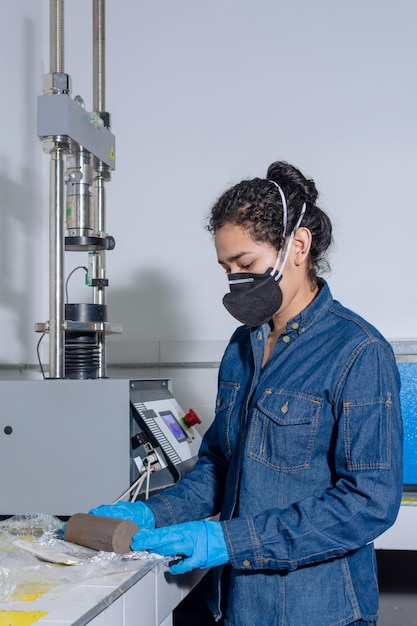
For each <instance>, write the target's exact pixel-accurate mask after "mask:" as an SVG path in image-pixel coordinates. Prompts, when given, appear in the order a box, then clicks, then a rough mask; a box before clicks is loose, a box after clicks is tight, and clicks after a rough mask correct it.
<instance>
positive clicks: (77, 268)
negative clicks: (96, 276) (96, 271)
mask: <svg viewBox="0 0 417 626" xmlns="http://www.w3.org/2000/svg"><path fill="white" fill-rule="evenodd" d="M77 270H84V271H85V272H86V273H88V269H87V268H86V267H85V266H84V265H78V266H77V267H74V269H73V270H72V271H71V272H70V273H69V274H68V278H67V280H66V281H65V301H66V303H67V304H68V281H69V279H70V278H71V276H72V275H73V273H74V272H76V271H77Z"/></svg>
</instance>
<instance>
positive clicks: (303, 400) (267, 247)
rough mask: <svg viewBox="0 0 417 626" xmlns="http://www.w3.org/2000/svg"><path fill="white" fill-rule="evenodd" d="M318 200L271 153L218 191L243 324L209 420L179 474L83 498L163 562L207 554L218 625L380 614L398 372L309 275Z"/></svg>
mask: <svg viewBox="0 0 417 626" xmlns="http://www.w3.org/2000/svg"><path fill="white" fill-rule="evenodd" d="M316 200H317V191H316V188H315V185H314V183H313V181H311V180H307V179H306V178H305V177H304V176H303V175H302V174H301V172H300V171H299V170H297V169H296V168H295V167H293V166H291V165H289V164H287V163H283V162H276V163H273V164H272V165H271V166H270V167H269V169H268V172H267V176H266V179H259V178H255V179H253V180H246V181H242V182H241V183H239V184H238V185H236V186H234V187H232V188H231V189H229V190H228V191H226V193H224V194H223V196H221V197H220V199H219V200H218V201H217V202H216V204H215V205H214V207H213V208H212V211H211V215H210V220H209V225H208V229H209V231H210V232H211V233H213V235H214V241H215V246H216V251H217V257H218V261H219V263H220V265H221V266H222V267H223V268H224V269H225V271H226V273H227V275H228V279H229V285H230V293H228V294H226V296H225V297H224V304H225V306H226V308H227V309H228V311H229V312H230V313H231V314H232V315H233V316H235V317H236V318H237V319H238V320H239V321H240V322H241V323H242V324H243V326H239V328H238V329H237V330H236V331H235V333H234V334H233V336H232V338H231V340H230V343H229V345H228V347H227V349H226V352H225V354H224V357H223V359H222V363H221V366H220V371H219V389H218V396H217V403H216V416H215V419H214V422H213V424H212V426H211V427H210V429H209V430H208V432H207V433H206V435H205V437H204V439H203V443H202V445H201V451H200V454H199V459H198V462H197V464H196V466H195V467H194V469H193V470H192V471H191V472H189V474H187V476H186V477H185V478H183V480H182V481H181V482H180V483H178V484H177V485H176V486H174V487H171V488H169V489H167V490H165V491H163V492H162V493H160V494H159V495H156V496H153V497H151V498H150V499H149V500H147V502H146V504H144V503H143V502H136V503H126V502H119V503H118V504H116V505H114V506H102V507H98V509H94V510H93V513H96V514H101V515H110V516H114V517H126V518H130V519H134V520H135V521H136V522H137V523H138V525H139V527H141V528H143V527H147V528H149V529H150V530H149V531H143V532H140V533H138V534H137V535H135V536H134V537H133V543H132V549H134V550H142V549H149V550H150V551H155V552H158V553H160V554H165V555H182V560H180V561H179V562H178V563H176V564H175V565H173V566H172V567H171V570H172V571H173V572H174V573H180V572H185V571H189V570H190V569H193V568H196V567H202V568H205V567H215V566H216V568H215V569H214V570H213V575H214V584H213V593H212V597H211V600H210V606H211V609H212V612H213V614H214V616H215V618H216V620H220V619H222V616H223V619H224V623H225V624H227V625H230V626H231V625H233V626H246V625H247V626H249V625H251V626H252V625H253V624H258V623H261V622H262V624H263V626H268V625H270V626H278V625H279V626H304V625H308V626H330V625H336V624H337V625H338V626H344V625H350V624H374V623H376V621H377V612H378V585H377V573H376V564H375V554H374V548H373V544H372V541H373V540H374V539H375V538H376V537H377V536H378V535H380V534H381V533H382V532H383V531H384V530H386V529H387V528H388V527H389V526H390V525H391V524H392V523H393V522H394V520H395V518H396V515H397V512H398V508H399V505H400V500H401V493H402V456H401V442H402V426H401V412H400V403H399V377H398V372H397V368H396V364H395V360H394V356H393V353H392V350H391V347H390V345H389V344H388V343H387V342H386V341H385V339H384V338H383V337H382V336H381V335H380V334H379V332H378V331H377V330H376V329H375V328H373V327H372V326H371V325H370V324H368V323H367V322H366V321H364V320H363V319H362V318H360V317H359V316H358V315H356V314H355V313H353V312H351V311H349V310H348V309H346V308H344V307H343V306H342V305H341V304H340V303H338V302H336V301H335V300H333V298H332V295H331V293H330V290H329V287H328V285H327V284H326V282H325V281H324V280H323V279H322V278H319V277H318V275H317V272H318V271H319V269H320V268H321V267H323V266H324V263H325V260H324V256H325V253H326V251H327V250H328V248H329V245H330V243H331V223H330V221H329V219H328V217H327V216H326V215H325V214H324V213H323V212H322V211H321V210H320V209H319V208H318V207H317V206H316ZM218 513H220V521H207V518H209V517H211V516H214V515H216V514H218ZM197 520H198V521H197ZM156 527H157V528H156ZM152 529H154V530H152ZM260 620H261V621H260Z"/></svg>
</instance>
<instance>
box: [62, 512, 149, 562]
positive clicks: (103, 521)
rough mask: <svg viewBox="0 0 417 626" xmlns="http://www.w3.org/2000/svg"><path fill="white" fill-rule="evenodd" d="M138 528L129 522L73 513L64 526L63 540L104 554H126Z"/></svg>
mask: <svg viewBox="0 0 417 626" xmlns="http://www.w3.org/2000/svg"><path fill="white" fill-rule="evenodd" d="M137 532H139V528H138V527H137V525H136V524H135V523H134V522H131V521H130V520H123V519H114V518H113V517H100V516H98V515H89V514H88V513H75V515H73V516H72V517H70V518H69V520H68V522H67V523H66V526H65V531H64V534H65V539H66V540H67V541H71V542H72V543H76V544H78V545H80V546H86V547H87V548H92V549H93V550H98V551H101V550H103V551H104V552H116V553H117V554H127V553H128V552H130V544H131V543H132V536H133V535H135V534H136V533H137Z"/></svg>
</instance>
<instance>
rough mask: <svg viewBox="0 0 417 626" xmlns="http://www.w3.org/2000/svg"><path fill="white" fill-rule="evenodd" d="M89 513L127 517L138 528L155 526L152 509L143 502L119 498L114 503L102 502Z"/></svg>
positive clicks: (119, 517) (120, 517) (118, 517)
mask: <svg viewBox="0 0 417 626" xmlns="http://www.w3.org/2000/svg"><path fill="white" fill-rule="evenodd" d="M89 513H90V515H101V516H102V517H115V518H117V519H128V520H131V521H132V522H135V524H137V525H138V527H139V528H140V529H142V528H145V529H148V528H155V526H156V523H155V516H154V514H153V512H152V510H151V509H150V508H149V507H148V506H146V504H144V503H143V502H123V500H120V501H119V502H117V503H116V504H102V505H101V506H98V507H97V508H95V509H91V511H89Z"/></svg>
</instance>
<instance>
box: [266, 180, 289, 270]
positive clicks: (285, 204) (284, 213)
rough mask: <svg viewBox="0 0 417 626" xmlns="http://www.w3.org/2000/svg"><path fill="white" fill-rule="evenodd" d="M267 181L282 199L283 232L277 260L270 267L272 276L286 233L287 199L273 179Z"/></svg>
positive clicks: (279, 257)
mask: <svg viewBox="0 0 417 626" xmlns="http://www.w3.org/2000/svg"><path fill="white" fill-rule="evenodd" d="M269 182H270V183H272V184H273V185H275V187H276V188H277V189H278V191H279V195H280V196H281V201H282V230H283V232H282V245H281V247H280V249H279V252H278V257H277V260H276V262H275V265H274V267H273V269H272V272H271V276H273V275H274V274H275V272H276V271H277V268H278V265H279V262H280V261H281V256H282V249H283V247H284V242H285V237H286V234H287V220H288V209H287V199H286V197H285V194H284V192H283V191H282V189H281V187H280V186H279V185H278V183H276V182H275V181H274V180H270V181H269Z"/></svg>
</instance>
